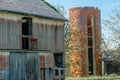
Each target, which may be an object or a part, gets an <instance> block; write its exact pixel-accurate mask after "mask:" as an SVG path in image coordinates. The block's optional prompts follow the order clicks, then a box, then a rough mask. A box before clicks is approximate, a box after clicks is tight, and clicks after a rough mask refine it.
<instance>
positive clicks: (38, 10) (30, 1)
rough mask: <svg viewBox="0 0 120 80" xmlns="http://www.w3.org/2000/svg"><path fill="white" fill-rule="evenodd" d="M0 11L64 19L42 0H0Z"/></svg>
mask: <svg viewBox="0 0 120 80" xmlns="http://www.w3.org/2000/svg"><path fill="white" fill-rule="evenodd" d="M0 11H5V12H13V13H18V14H27V15H33V16H39V17H43V18H49V19H58V20H66V18H65V17H64V16H62V15H61V14H60V13H58V12H57V11H55V10H54V9H53V8H51V7H50V6H48V5H47V4H46V3H45V2H44V1H42V0H0Z"/></svg>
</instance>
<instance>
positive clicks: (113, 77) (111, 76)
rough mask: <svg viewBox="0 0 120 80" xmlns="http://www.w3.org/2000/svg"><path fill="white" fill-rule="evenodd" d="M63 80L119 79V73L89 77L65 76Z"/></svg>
mask: <svg viewBox="0 0 120 80" xmlns="http://www.w3.org/2000/svg"><path fill="white" fill-rule="evenodd" d="M65 80H120V75H119V76H118V75H114V74H112V75H106V76H91V77H76V78H72V77H66V79H65Z"/></svg>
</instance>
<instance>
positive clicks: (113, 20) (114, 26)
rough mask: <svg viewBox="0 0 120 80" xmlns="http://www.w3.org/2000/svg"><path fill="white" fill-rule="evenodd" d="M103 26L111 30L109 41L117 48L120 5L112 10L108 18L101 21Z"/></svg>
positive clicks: (119, 40) (119, 33)
mask: <svg viewBox="0 0 120 80" xmlns="http://www.w3.org/2000/svg"><path fill="white" fill-rule="evenodd" d="M103 24H104V26H105V27H106V28H107V29H108V30H109V31H110V32H111V36H110V37H109V43H110V44H114V47H116V48H118V47H119V44H120V6H119V7H117V8H115V9H114V10H113V13H112V14H111V15H109V19H108V20H104V21H103Z"/></svg>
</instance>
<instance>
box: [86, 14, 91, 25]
mask: <svg viewBox="0 0 120 80" xmlns="http://www.w3.org/2000/svg"><path fill="white" fill-rule="evenodd" d="M87 26H91V17H90V16H88V17H87Z"/></svg>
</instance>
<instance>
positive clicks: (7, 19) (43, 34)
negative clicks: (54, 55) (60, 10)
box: [0, 12, 64, 52]
mask: <svg viewBox="0 0 120 80" xmlns="http://www.w3.org/2000/svg"><path fill="white" fill-rule="evenodd" d="M22 17H30V18H32V20H33V37H36V38H37V39H38V45H37V46H38V47H37V49H38V50H51V51H53V52H64V21H60V20H54V19H45V18H38V17H34V16H26V15H20V14H12V13H7V12H0V49H22V45H21V42H22V41H21V36H22V30H21V29H22V20H21V19H22Z"/></svg>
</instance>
